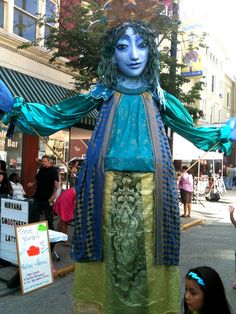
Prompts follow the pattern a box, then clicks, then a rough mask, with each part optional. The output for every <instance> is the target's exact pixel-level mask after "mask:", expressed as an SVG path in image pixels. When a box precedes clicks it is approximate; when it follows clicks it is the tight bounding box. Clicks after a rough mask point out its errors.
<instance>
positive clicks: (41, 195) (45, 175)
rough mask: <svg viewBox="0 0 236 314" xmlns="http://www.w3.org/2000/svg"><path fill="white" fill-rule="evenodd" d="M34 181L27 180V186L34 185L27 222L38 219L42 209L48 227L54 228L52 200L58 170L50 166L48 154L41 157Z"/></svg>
mask: <svg viewBox="0 0 236 314" xmlns="http://www.w3.org/2000/svg"><path fill="white" fill-rule="evenodd" d="M35 179H36V181H35V182H29V183H28V184H27V185H28V187H32V186H33V185H36V192H35V196H34V202H33V204H32V206H31V208H30V213H29V222H30V223H32V222H38V221H40V213H41V212H42V211H44V213H45V217H46V220H47V221H48V227H49V229H51V230H54V226H53V201H54V199H55V196H56V191H57V189H58V187H59V177H58V171H57V169H56V168H55V167H53V166H52V164H51V160H50V157H49V156H46V155H45V156H43V157H42V167H41V168H40V169H39V171H38V173H37V175H36V177H35Z"/></svg>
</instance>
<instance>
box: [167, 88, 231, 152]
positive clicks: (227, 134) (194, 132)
mask: <svg viewBox="0 0 236 314" xmlns="http://www.w3.org/2000/svg"><path fill="white" fill-rule="evenodd" d="M164 97H165V109H163V110H162V111H161V116H162V119H163V121H164V122H165V124H166V125H167V126H168V127H170V128H171V129H172V130H173V131H174V132H176V133H178V134H179V135H181V136H183V137H184V138H186V139H187V140H188V141H190V142H192V143H193V144H194V145H195V146H197V147H198V148H200V149H202V150H204V151H208V150H210V149H211V148H212V147H213V146H214V145H215V146H214V148H213V149H212V150H213V151H215V150H217V149H220V151H222V152H223V153H226V154H230V152H231V149H232V143H231V140H233V138H232V137H231V134H232V133H233V132H234V129H233V128H231V127H230V126H229V125H226V124H225V125H223V126H221V127H219V128H217V127H194V124H193V120H192V117H191V116H190V114H189V113H188V111H187V110H186V109H185V108H184V106H183V105H182V103H181V102H180V101H179V100H178V99H177V98H176V97H174V96H172V95H171V94H169V93H167V92H164ZM235 129H236V127H235Z"/></svg>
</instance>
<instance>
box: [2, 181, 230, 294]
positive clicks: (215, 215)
mask: <svg viewBox="0 0 236 314" xmlns="http://www.w3.org/2000/svg"><path fill="white" fill-rule="evenodd" d="M229 204H235V206H236V187H234V188H233V190H232V191H227V192H226V193H224V194H223V195H222V196H221V198H220V200H219V201H217V202H209V201H207V200H205V197H204V196H200V197H199V200H198V201H197V202H194V204H192V214H191V218H182V217H181V218H180V222H181V230H182V231H181V232H185V230H187V229H189V228H194V226H196V225H200V224H204V225H205V226H207V225H209V224H211V223H213V222H219V223H221V222H224V223H226V222H228V223H230V219H229V212H228V209H227V207H228V205H229ZM182 213H183V208H182V205H181V206H180V215H181V214H182ZM55 225H56V220H55ZM73 228H74V226H73V224H70V225H69V226H68V235H69V240H71V239H72V234H73ZM55 250H56V252H57V254H58V257H59V258H58V259H57V258H56V255H55V254H53V256H52V259H53V266H54V268H55V270H56V272H55V283H54V285H58V284H60V281H62V277H63V278H64V276H65V275H67V276H68V277H69V278H70V276H71V275H68V274H69V273H72V272H73V270H74V267H75V262H74V260H73V259H72V258H71V257H70V247H68V246H65V245H63V243H58V244H56V245H55ZM232 250H234V248H232ZM1 270H2V271H3V272H4V273H5V277H6V280H7V278H8V277H11V276H12V275H14V271H16V270H15V269H14V268H13V269H11V268H9V267H0V274H1ZM18 290H19V287H16V288H8V287H7V284H6V282H5V281H4V280H0V297H4V296H7V295H11V294H15V293H17V291H18ZM39 291H41V289H40V290H39ZM34 293H35V294H36V293H39V292H34Z"/></svg>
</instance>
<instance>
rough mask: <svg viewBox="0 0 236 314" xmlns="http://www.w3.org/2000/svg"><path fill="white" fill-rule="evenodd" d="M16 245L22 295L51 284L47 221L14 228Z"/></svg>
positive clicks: (51, 274)
mask: <svg viewBox="0 0 236 314" xmlns="http://www.w3.org/2000/svg"><path fill="white" fill-rule="evenodd" d="M16 244H17V255H18V266H19V273H20V284H21V292H22V294H25V293H28V292H31V291H33V290H36V289H39V288H42V287H44V286H47V285H49V284H52V283H53V273H52V258H51V250H50V244H49V233H48V224H47V221H41V222H37V223H32V224H29V225H25V226H16Z"/></svg>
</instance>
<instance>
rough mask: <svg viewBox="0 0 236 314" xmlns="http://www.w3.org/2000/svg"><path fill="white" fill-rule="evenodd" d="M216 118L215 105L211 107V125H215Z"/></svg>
mask: <svg viewBox="0 0 236 314" xmlns="http://www.w3.org/2000/svg"><path fill="white" fill-rule="evenodd" d="M214 116H215V107H214V105H212V106H211V116H210V123H214Z"/></svg>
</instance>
